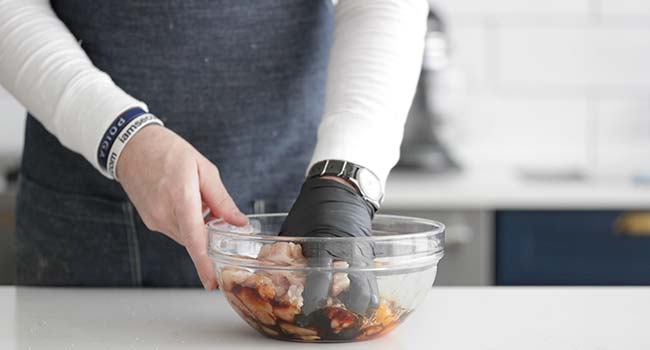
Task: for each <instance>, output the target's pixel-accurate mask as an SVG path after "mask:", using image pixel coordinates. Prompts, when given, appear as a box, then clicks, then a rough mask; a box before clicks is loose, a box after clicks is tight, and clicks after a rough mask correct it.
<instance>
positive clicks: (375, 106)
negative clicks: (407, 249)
mask: <svg viewBox="0 0 650 350" xmlns="http://www.w3.org/2000/svg"><path fill="white" fill-rule="evenodd" d="M428 11H429V7H428V3H427V1H426V0H373V1H367V0H341V1H340V2H339V4H338V6H337V8H336V19H335V20H336V23H335V31H334V42H333V46H332V49H331V53H330V63H329V71H328V79H327V93H326V106H325V115H324V117H323V121H322V123H321V126H320V130H319V134H318V143H317V146H316V151H315V153H314V156H313V159H312V162H311V165H313V164H314V163H316V162H319V161H322V160H331V159H339V160H344V161H348V162H352V163H355V164H358V165H361V166H363V167H365V168H368V169H370V170H372V171H373V172H374V173H376V174H377V175H378V177H379V179H380V181H381V183H382V187H383V186H384V183H385V181H386V177H387V176H388V173H389V171H390V169H391V168H392V167H393V166H394V165H395V163H396V162H397V160H398V158H399V148H400V143H401V140H402V133H403V129H404V123H405V121H406V115H407V112H408V109H409V106H410V104H411V99H412V98H413V95H414V93H415V87H416V83H417V79H418V74H419V72H420V68H421V59H422V53H423V49H424V37H425V33H426V25H427V22H426V19H427V15H428ZM311 165H310V167H311ZM341 183H343V184H346V185H342V184H341ZM375 209H376V208H375V207H374V206H373V205H371V203H369V202H367V201H365V200H364V198H362V196H361V194H360V193H358V192H357V191H356V190H355V189H354V188H353V186H351V185H350V184H349V183H346V181H345V180H343V179H342V178H340V177H331V176H327V177H322V178H319V177H312V178H309V179H307V180H306V181H305V183H304V184H303V186H302V189H301V191H300V194H299V195H298V198H297V199H296V202H295V203H294V205H293V207H292V208H291V210H290V212H289V214H288V215H287V218H286V220H285V222H284V224H283V225H282V229H281V232H280V235H282V236H316V237H365V236H370V235H372V219H373V217H374V213H375ZM302 251H303V254H304V255H305V256H306V257H307V261H308V264H309V265H310V266H314V267H323V266H325V267H327V266H329V265H331V264H332V263H333V262H334V261H336V260H343V261H346V262H347V263H348V264H349V265H350V266H353V267H357V268H364V267H368V266H372V265H373V264H374V248H373V246H372V245H371V244H369V243H368V242H367V241H364V240H363V239H360V240H358V241H357V243H356V244H344V245H341V244H340V243H337V241H331V242H330V241H328V242H327V243H323V244H318V245H316V246H314V245H313V244H312V243H310V242H304V243H302ZM348 278H349V279H350V287H349V288H348V291H347V292H346V293H344V294H342V295H340V296H338V299H339V300H340V301H341V302H343V303H344V304H345V305H346V307H347V308H348V309H349V310H351V311H353V312H355V313H358V314H362V315H364V314H365V315H369V314H371V313H372V312H374V310H375V309H376V308H377V306H378V303H379V290H378V285H377V280H376V277H375V275H374V274H373V273H372V272H370V271H359V272H352V273H349V274H348ZM332 280H333V274H332V273H330V272H321V271H320V270H315V271H313V272H310V273H309V274H308V275H307V282H306V284H305V290H304V292H303V298H304V306H303V308H302V313H303V317H306V319H307V320H309V319H310V317H311V316H310V315H312V314H313V312H314V311H316V310H318V309H320V308H322V307H325V306H326V305H327V300H328V298H329V296H330V295H329V294H330V285H331V283H332Z"/></svg>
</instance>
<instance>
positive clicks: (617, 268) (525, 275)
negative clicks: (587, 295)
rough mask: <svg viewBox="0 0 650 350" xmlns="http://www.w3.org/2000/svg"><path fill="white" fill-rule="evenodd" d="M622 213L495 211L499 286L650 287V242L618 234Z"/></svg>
mask: <svg viewBox="0 0 650 350" xmlns="http://www.w3.org/2000/svg"><path fill="white" fill-rule="evenodd" d="M621 214H622V212H621V211H613V210H612V211H609V210H608V211H537V210H534V211H526V210H512V211H511V210H504V211H497V212H496V216H495V257H496V260H495V264H496V266H495V281H496V284H497V285H650V236H648V235H645V236H644V235H639V236H630V235H622V234H619V233H617V232H616V231H617V230H616V229H615V226H616V223H617V220H618V219H619V218H620V215H621Z"/></svg>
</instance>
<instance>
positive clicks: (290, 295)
mask: <svg viewBox="0 0 650 350" xmlns="http://www.w3.org/2000/svg"><path fill="white" fill-rule="evenodd" d="M303 291H304V287H303V285H302V284H292V285H291V287H289V289H288V290H287V293H286V294H285V295H283V296H282V298H280V300H279V301H280V302H281V303H284V304H289V305H293V306H295V307H297V308H298V309H300V308H302V305H303V301H304V300H303V298H302V292H303Z"/></svg>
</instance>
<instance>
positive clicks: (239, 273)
mask: <svg viewBox="0 0 650 350" xmlns="http://www.w3.org/2000/svg"><path fill="white" fill-rule="evenodd" d="M252 275H253V273H252V272H250V271H248V270H243V269H238V268H233V267H226V268H224V269H223V270H221V280H222V284H223V285H222V288H223V289H224V290H225V291H231V290H232V289H233V288H234V287H235V286H236V285H238V284H242V283H244V281H246V280H247V279H248V278H249V277H250V276H252Z"/></svg>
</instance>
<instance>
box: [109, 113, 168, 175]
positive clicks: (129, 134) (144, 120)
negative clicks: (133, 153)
mask: <svg viewBox="0 0 650 350" xmlns="http://www.w3.org/2000/svg"><path fill="white" fill-rule="evenodd" d="M150 124H158V125H164V124H163V122H162V121H161V120H160V119H158V118H156V116H155V115H153V114H151V113H146V114H143V115H140V116H138V117H136V118H135V119H133V120H132V121H130V122H129V123H128V124H127V125H126V126H125V127H124V128H123V129H122V131H121V132H120V133H119V134H118V136H117V138H116V139H115V142H114V143H113V146H111V150H110V151H109V153H108V161H107V163H106V172H107V173H108V175H109V177H111V178H113V179H115V181H119V180H118V179H117V161H118V160H119V159H120V154H121V153H122V150H124V147H125V146H126V144H127V143H129V141H130V140H131V139H132V138H133V135H135V134H136V133H137V132H138V131H140V130H142V128H144V127H145V126H147V125H150Z"/></svg>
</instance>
